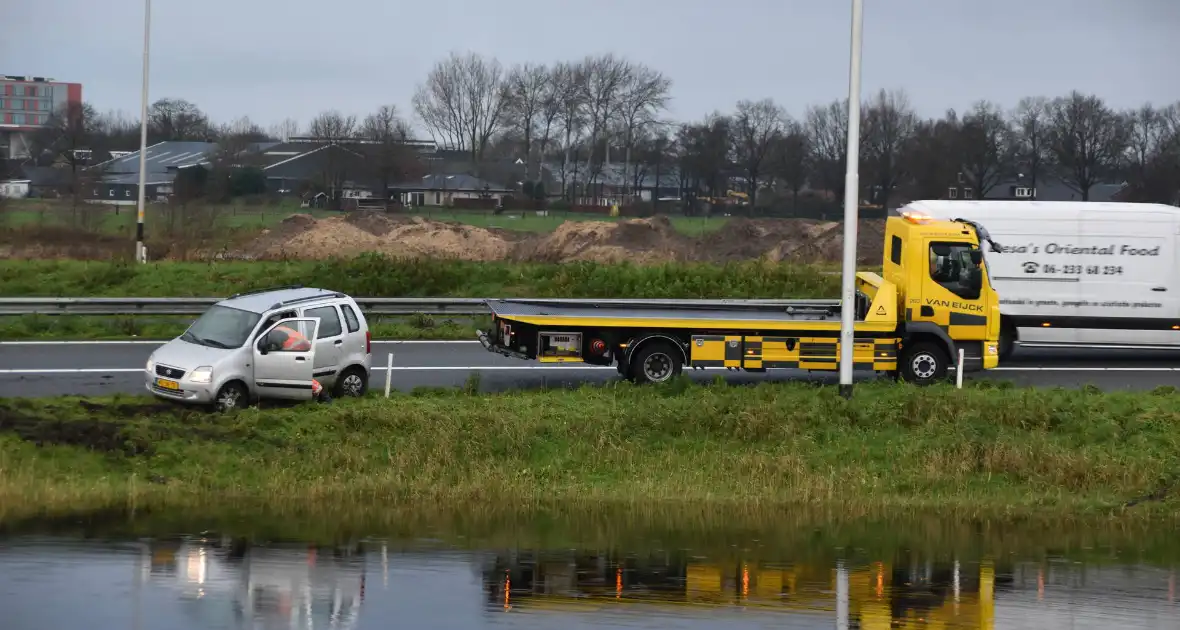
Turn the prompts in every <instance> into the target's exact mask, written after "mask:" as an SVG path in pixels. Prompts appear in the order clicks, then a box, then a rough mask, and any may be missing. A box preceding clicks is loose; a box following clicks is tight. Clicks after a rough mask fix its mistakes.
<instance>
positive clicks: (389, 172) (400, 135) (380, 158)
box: [360, 105, 418, 205]
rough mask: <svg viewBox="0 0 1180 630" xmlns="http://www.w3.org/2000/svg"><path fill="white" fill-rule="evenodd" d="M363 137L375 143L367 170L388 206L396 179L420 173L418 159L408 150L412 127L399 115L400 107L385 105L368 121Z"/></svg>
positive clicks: (370, 150)
mask: <svg viewBox="0 0 1180 630" xmlns="http://www.w3.org/2000/svg"><path fill="white" fill-rule="evenodd" d="M360 135H361V137H362V138H364V139H366V140H369V141H370V142H372V143H374V144H371V145H367V147H368V148H369V150H368V153H369V154H370V155H369V159H368V161H367V162H368V163H367V167H368V170H369V171H370V172H371V173H372V174H373V176H374V178H375V179H376V180H377V183H378V184H379V186H378V187H379V189H380V193H381V199H383V200H385V201H386V202H387V205H388V198H389V185H390V184H391V183H393V182H394V180H395V179H408V178H409V174H410V173H411V172H415V171H416V170H417V169H416V168H415V167H416V166H417V165H418V164H417V160H416V159H415V157H416V156H415V155H414V152H413V151H412V150H411V149H410V148H409V147H407V146H406V141H407V140H409V139H410V127H409V124H407V123H406V121H405V120H404V119H402V117H401V116H400V115H399V114H398V111H397V106H395V105H382V106H381V107H379V108H378V109H377V111H375V112H373V113H372V114H369V115H368V116H366V117H365V120H364V122H363V123H362V124H361V132H360Z"/></svg>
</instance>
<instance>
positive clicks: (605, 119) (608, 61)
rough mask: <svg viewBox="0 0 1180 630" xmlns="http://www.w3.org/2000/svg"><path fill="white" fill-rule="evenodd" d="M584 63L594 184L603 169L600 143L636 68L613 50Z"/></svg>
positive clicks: (584, 84)
mask: <svg viewBox="0 0 1180 630" xmlns="http://www.w3.org/2000/svg"><path fill="white" fill-rule="evenodd" d="M582 63H583V71H584V72H585V79H584V81H583V83H582V88H583V97H584V99H585V107H586V118H587V119H588V122H589V125H590V138H589V149H590V154H589V155H588V156H587V158H586V161H587V165H588V167H589V171H590V177H589V179H588V181H587V183H589V184H593V183H594V182H595V181H596V180H597V178H598V175H599V173H601V172H602V164H603V156H599V155H597V151H596V149H597V147H598V143H599V142H600V141H601V140H603V139H604V136H605V135H606V134H607V132H608V130H609V129H610V127H611V123H612V122H614V121H615V120H617V118H616V114H617V111H618V104H619V100H620V99H621V98H622V94H623V90H624V88H625V87H626V85H627V82H628V81H629V80H630V77H631V76H632V72H633V68H632V66H631V64H630V63H628V62H627V61H626V60H625V59H622V58H620V57H616V56H614V55H613V54H609V53H608V54H606V55H602V56H599V57H587V58H586V59H585V61H583V62H582Z"/></svg>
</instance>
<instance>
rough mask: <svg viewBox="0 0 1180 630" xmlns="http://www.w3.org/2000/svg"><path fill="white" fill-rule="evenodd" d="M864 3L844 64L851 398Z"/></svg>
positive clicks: (847, 392)
mask: <svg viewBox="0 0 1180 630" xmlns="http://www.w3.org/2000/svg"><path fill="white" fill-rule="evenodd" d="M863 22H864V0H852V44H851V46H850V51H849V52H850V55H849V64H848V158H847V167H846V170H845V174H844V265H843V267H844V268H843V270H842V272H841V274H840V295H841V298H842V299H841V309H840V394H841V395H842V396H844V397H845V398H850V397H851V396H852V345H853V343H854V338H853V327H854V322H855V317H856V221H857V209H858V208H857V206H858V204H859V201H860V177H859V173H858V171H857V169H858V168H859V166H860V56H861V54H860V47H861V39H862V37H861V31H862V25H863Z"/></svg>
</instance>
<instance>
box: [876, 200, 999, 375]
mask: <svg viewBox="0 0 1180 630" xmlns="http://www.w3.org/2000/svg"><path fill="white" fill-rule="evenodd" d="M984 243H987V244H989V245H990V246H991V251H994V252H999V251H1000V249H999V245H998V244H997V243H995V242H994V241H992V239H991V236H990V235H989V234H988V232H987V230H986V229H985V228H984V227H983V226H982V225H979V224H977V223H974V222H970V221H962V220H959V221H938V220H934V219H931V218H930V217H927V216H925V215H921V214H918V213H912V212H903V213H901V214H900V215H898V216H896V217H890V218H889V219H888V220H887V221H886V224H885V253H884V257H883V258H884V260H882V271H883V275H884V277H885V280H886V281H887V282H889V283H892V284H894V285H895V286H897V287H898V291H897V300H898V304H897V312H898V313H899V315H900V316H899V320H900V321H899V322H898V333H899V335H898V336H899V337H900V338H901V341H902V344H903V345H906V344H909V345H911V346H912V345H914V344H917V343H923V342H924V343H936V344H940V345H942V346H944V347H946V349H947V350H948V351H949V352H950V355H951V357H953V358H956V359H957V354H958V353H957V350H958V349H960V348H961V349H962V350H963V355H964V367H965V370H966V371H975V370H980V369H987V370H990V369H992V368H995V367H996V366H997V365H999V353H998V348H999V337H1000V298H999V295H998V294H997V293H996V290H995V289H994V288H993V287H992V283H991V279H990V278H989V277H988V270H987V263H986V255H985V254H984V251H983V244H984Z"/></svg>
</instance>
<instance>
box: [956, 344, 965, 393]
mask: <svg viewBox="0 0 1180 630" xmlns="http://www.w3.org/2000/svg"><path fill="white" fill-rule="evenodd" d="M955 388H956V389H963V349H962V348H959V364H958V365H956V366H955Z"/></svg>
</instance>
